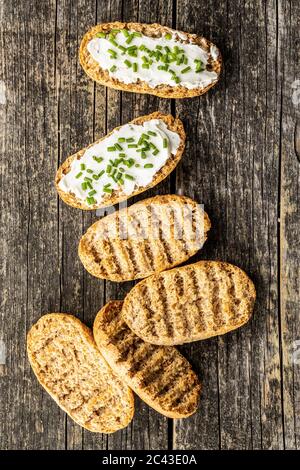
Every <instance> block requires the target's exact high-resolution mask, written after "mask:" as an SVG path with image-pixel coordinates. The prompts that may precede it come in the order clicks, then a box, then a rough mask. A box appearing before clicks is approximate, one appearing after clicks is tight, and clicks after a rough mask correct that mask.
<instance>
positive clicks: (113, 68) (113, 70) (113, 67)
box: [109, 65, 117, 72]
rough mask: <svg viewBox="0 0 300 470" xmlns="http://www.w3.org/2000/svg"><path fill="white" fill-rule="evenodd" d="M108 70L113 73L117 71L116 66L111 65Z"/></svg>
mask: <svg viewBox="0 0 300 470" xmlns="http://www.w3.org/2000/svg"><path fill="white" fill-rule="evenodd" d="M109 70H110V72H115V71H116V70H117V66H116V65H113V66H112V67H111V68H110V69H109Z"/></svg>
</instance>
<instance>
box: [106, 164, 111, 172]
mask: <svg viewBox="0 0 300 470" xmlns="http://www.w3.org/2000/svg"><path fill="white" fill-rule="evenodd" d="M110 172H111V165H107V167H106V173H108V174H109V173H110Z"/></svg>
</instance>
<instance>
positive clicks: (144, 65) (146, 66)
mask: <svg viewBox="0 0 300 470" xmlns="http://www.w3.org/2000/svg"><path fill="white" fill-rule="evenodd" d="M142 67H143V69H149V67H150V65H149V64H142Z"/></svg>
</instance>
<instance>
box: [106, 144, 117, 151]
mask: <svg viewBox="0 0 300 470" xmlns="http://www.w3.org/2000/svg"><path fill="white" fill-rule="evenodd" d="M115 150H116V147H115V145H112V146H111V147H107V151H108V152H114V151H115Z"/></svg>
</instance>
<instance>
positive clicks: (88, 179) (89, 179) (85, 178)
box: [84, 176, 92, 181]
mask: <svg viewBox="0 0 300 470" xmlns="http://www.w3.org/2000/svg"><path fill="white" fill-rule="evenodd" d="M84 181H92V180H91V178H88V177H87V176H85V177H84Z"/></svg>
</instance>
